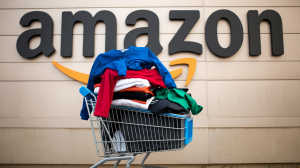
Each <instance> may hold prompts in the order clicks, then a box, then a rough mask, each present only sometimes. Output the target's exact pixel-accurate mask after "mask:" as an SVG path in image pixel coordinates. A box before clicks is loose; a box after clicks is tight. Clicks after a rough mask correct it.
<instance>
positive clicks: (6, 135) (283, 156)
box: [0, 0, 300, 164]
mask: <svg viewBox="0 0 300 168" xmlns="http://www.w3.org/2000/svg"><path fill="white" fill-rule="evenodd" d="M140 9H147V10H151V11H153V12H154V13H156V15H157V16H158V17H159V21H160V27H159V30H160V34H159V36H160V43H161V45H162V47H163V51H162V52H161V53H160V54H159V55H157V57H158V58H159V59H160V60H161V61H162V62H163V64H164V65H165V66H166V67H167V69H169V70H170V71H171V70H175V69H178V68H183V73H182V74H181V75H180V76H179V77H177V78H176V79H175V82H176V84H177V86H178V87H184V84H185V80H186V78H187V74H188V66H187V65H176V66H169V62H170V61H173V60H176V59H179V58H185V57H192V58H195V59H196V60H197V67H196V71H195V74H194V76H193V79H192V81H191V82H190V84H189V85H188V86H187V87H188V88H189V89H190V90H189V92H190V93H191V94H192V95H193V97H194V98H195V100H196V101H197V103H198V104H200V105H202V106H203V107H204V110H203V111H202V112H201V113H200V114H199V115H197V116H194V138H193V142H192V143H191V144H190V145H188V146H187V147H186V148H185V149H184V150H182V151H175V152H167V153H166V152H163V153H155V154H152V155H151V156H150V158H149V160H148V161H147V162H148V163H150V164H243V163H245V164H246V163H293V162H300V152H299V151H300V128H299V127H300V103H299V102H300V54H299V53H300V47H299V44H300V43H299V41H300V20H299V16H300V1H298V0H285V1H282V0H248V1H238V0H188V1H182V0H164V1H159V0H151V1H138V0H127V1H117V0H109V1H104V0H101V1H94V0H86V1H73V0H52V1H39V0H26V1H22V0H2V1H0V20H1V21H2V22H1V23H2V24H1V26H0V50H1V54H0V93H1V94H0V164H10V163H12V164H93V163H96V162H98V161H99V158H98V157H97V154H96V150H95V146H94V142H93V138H92V132H91V130H90V126H89V122H86V121H82V120H80V118H79V113H80V109H81V103H82V96H81V95H80V94H79V92H78V89H79V88H80V87H81V86H82V85H84V84H82V83H80V82H78V81H75V80H73V79H72V78H70V77H68V76H66V75H65V74H63V73H62V72H60V71H59V70H58V69H56V68H55V66H54V65H53V64H52V61H53V60H54V61H56V62H58V63H60V64H61V65H63V66H65V67H68V68H70V69H73V70H75V71H79V72H82V73H89V71H90V68H91V66H92V63H93V60H94V59H95V58H96V55H98V54H99V53H103V52H104V48H105V26H104V24H103V23H98V24H97V26H96V28H95V56H94V57H93V58H85V57H83V56H82V41H83V26H82V24H81V23H76V24H75V26H74V32H73V33H74V36H73V56H72V57H71V58H63V57H61V56H60V50H61V49H60V45H61V42H60V40H61V22H62V18H61V16H62V12H63V11H72V12H73V14H74V13H75V12H77V11H80V10H85V11H88V12H90V13H91V14H92V15H94V14H95V13H97V12H98V11H100V10H109V11H111V12H113V13H114V14H115V16H116V18H117V49H122V48H124V45H123V42H124V38H125V35H126V34H127V33H128V32H129V31H130V30H132V29H135V28H138V27H145V26H147V25H148V23H147V22H146V21H144V20H140V21H138V22H137V24H136V25H135V26H126V24H125V19H126V17H127V16H128V14H129V13H131V12H133V11H135V10H140ZM219 9H228V10H231V11H233V12H234V13H235V14H236V15H237V16H238V17H239V19H240V20H241V23H242V25H243V30H244V40H243V44H242V46H241V48H240V50H239V51H238V52H237V53H236V54H235V55H233V56H231V57H229V58H225V59H224V58H219V57H217V56H215V55H214V54H213V53H212V52H211V51H210V50H209V49H208V47H207V45H206V43H205V36H204V33H205V32H204V30H205V29H204V28H205V23H206V21H207V19H208V17H209V16H210V15H211V14H212V13H213V12H214V11H217V10H219ZM267 9H272V10H275V11H277V12H278V13H279V14H280V16H281V18H282V23H283V33H284V34H283V39H284V52H285V54H284V55H282V56H272V55H271V38H270V28H269V24H268V23H267V22H262V23H261V27H260V28H261V48H262V49H261V50H262V53H261V55H260V56H255V57H253V56H250V55H249V43H248V25H247V24H248V23H247V12H248V11H249V10H258V12H259V13H261V12H262V11H264V10H267ZM170 10H199V11H200V19H199V20H198V22H197V23H196V25H195V26H194V28H193V29H192V30H191V32H190V34H189V35H188V36H187V38H186V39H185V41H194V42H198V43H201V44H202V46H203V54H202V55H196V54H194V53H187V52H182V53H177V54H174V55H171V56H170V55H168V45H169V42H170V40H171V39H172V38H173V36H174V35H175V33H176V32H177V31H178V29H179V28H180V26H181V25H182V23H183V21H170V20H169V11H170ZM30 11H44V12H47V13H48V14H49V15H50V16H51V17H52V19H53V34H54V35H53V46H54V48H55V50H56V51H55V52H54V53H53V54H52V55H51V56H50V57H45V56H44V55H40V56H38V57H37V58H34V59H25V58H23V57H21V56H20V55H19V54H18V52H17V50H16V42H17V39H18V36H19V35H20V34H21V33H23V32H24V31H26V30H28V29H33V28H40V27H41V24H40V23H39V22H33V23H32V24H31V26H29V27H22V26H21V25H19V21H20V19H21V17H22V16H23V15H24V14H25V13H27V12H30ZM218 39H219V43H220V44H221V46H223V47H227V46H228V45H229V43H230V27H229V24H228V22H226V21H225V20H220V21H219V24H218ZM147 41H148V37H147V35H142V36H140V37H138V39H137V41H136V44H137V46H145V45H146V44H147ZM39 43H40V38H39V37H35V38H33V39H32V40H31V41H30V44H29V46H30V48H32V49H34V48H36V47H37V46H38V45H39ZM141 159H142V156H138V157H137V159H136V161H135V162H134V164H138V163H139V162H140V161H141Z"/></svg>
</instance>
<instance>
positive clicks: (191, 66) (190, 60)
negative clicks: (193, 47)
mask: <svg viewBox="0 0 300 168" xmlns="http://www.w3.org/2000/svg"><path fill="white" fill-rule="evenodd" d="M196 63H197V60H196V59H195V58H180V59H177V60H174V61H171V62H170V65H178V64H188V65H189V72H188V76H187V79H186V82H185V86H187V85H188V84H189V83H190V82H191V80H192V78H193V76H194V73H195V70H196ZM177 70H178V69H177ZM175 71H176V70H175ZM172 72H174V71H172ZM172 72H170V73H171V75H172ZM181 72H182V71H181ZM180 74H181V73H180ZM180 74H178V75H180ZM178 75H177V76H178ZM177 76H176V77H177ZM172 77H173V75H172ZM173 78H174V77H173Z"/></svg>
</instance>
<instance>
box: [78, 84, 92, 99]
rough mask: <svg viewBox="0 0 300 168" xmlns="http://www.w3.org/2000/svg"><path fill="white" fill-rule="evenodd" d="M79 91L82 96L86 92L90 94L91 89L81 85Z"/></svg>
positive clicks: (85, 94)
mask: <svg viewBox="0 0 300 168" xmlns="http://www.w3.org/2000/svg"><path fill="white" fill-rule="evenodd" d="M79 92H80V93H81V94H82V96H84V97H85V96H87V95H88V94H91V93H92V91H90V89H88V88H86V87H85V86H81V88H80V89H79Z"/></svg>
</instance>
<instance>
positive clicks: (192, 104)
mask: <svg viewBox="0 0 300 168" xmlns="http://www.w3.org/2000/svg"><path fill="white" fill-rule="evenodd" d="M185 97H186V98H187V100H188V103H189V106H190V107H191V111H192V114H193V115H197V114H199V113H200V112H201V111H202V109H203V107H202V106H200V105H198V104H197V103H196V101H195V99H193V98H192V97H191V96H190V95H188V94H185Z"/></svg>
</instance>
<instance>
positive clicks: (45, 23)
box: [17, 11, 55, 58]
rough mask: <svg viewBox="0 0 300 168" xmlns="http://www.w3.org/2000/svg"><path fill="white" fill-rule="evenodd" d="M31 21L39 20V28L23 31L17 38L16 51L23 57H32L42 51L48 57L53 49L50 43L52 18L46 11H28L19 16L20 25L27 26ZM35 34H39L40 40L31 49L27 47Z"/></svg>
mask: <svg viewBox="0 0 300 168" xmlns="http://www.w3.org/2000/svg"><path fill="white" fill-rule="evenodd" d="M33 21H40V22H41V28H39V29H30V30H27V31H25V32H23V33H22V34H21V35H20V36H19V38H18V40H17V51H18V53H19V54H20V55H21V56H22V57H24V58H34V57H37V56H38V55H40V54H42V53H43V54H44V55H45V56H47V57H48V56H50V55H51V54H52V53H53V52H54V51H55V49H54V47H53V45H52V38H53V37H52V35H53V21H52V18H51V16H50V15H48V14H47V13H46V12H41V11H33V12H28V13H26V14H25V15H23V17H22V18H21V20H20V25H22V26H29V25H30V24H31V23H32V22H33ZM35 36H41V42H40V45H39V46H38V47H37V48H35V49H33V50H32V49H30V48H29V41H30V40H31V39H32V38H33V37H35Z"/></svg>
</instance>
